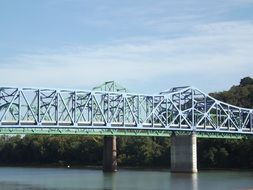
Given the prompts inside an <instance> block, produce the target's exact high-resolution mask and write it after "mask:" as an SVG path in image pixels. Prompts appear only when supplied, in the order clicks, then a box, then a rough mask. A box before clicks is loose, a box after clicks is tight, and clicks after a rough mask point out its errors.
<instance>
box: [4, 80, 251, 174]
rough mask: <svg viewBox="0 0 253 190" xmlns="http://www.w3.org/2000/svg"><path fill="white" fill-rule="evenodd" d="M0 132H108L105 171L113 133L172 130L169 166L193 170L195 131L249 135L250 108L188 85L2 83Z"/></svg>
mask: <svg viewBox="0 0 253 190" xmlns="http://www.w3.org/2000/svg"><path fill="white" fill-rule="evenodd" d="M0 134H80V135H103V136H107V137H106V138H105V148H104V157H106V158H108V159H107V160H106V158H104V160H105V162H104V169H105V170H107V171H108V170H116V139H115V137H116V136H129V135H130V136H160V137H169V136H172V148H171V156H172V157H171V163H172V170H173V171H190V172H196V171H197V160H196V159H197V158H196V156H197V154H196V137H206V138H212V137H215V138H242V137H243V136H247V135H252V134H253V110H252V109H247V108H241V107H237V106H234V105H230V104H227V103H225V102H221V101H219V100H216V99H214V98H213V97H211V96H209V95H208V94H205V93H204V92H202V91H201V90H199V89H197V88H195V87H190V86H186V87H174V88H171V89H169V90H166V91H163V92H160V93H156V94H139V93H130V92H128V91H127V90H126V89H125V88H123V87H121V86H118V85H116V83H114V82H112V81H111V82H106V83H104V84H103V85H101V86H99V87H96V88H94V89H93V90H77V89H73V90H70V89H50V88H31V87H29V88H27V87H21V88H20V87H0ZM105 165H106V166H105Z"/></svg>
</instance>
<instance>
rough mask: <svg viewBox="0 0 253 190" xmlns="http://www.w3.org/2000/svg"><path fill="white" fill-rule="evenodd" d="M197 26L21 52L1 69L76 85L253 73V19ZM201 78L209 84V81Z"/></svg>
mask: <svg viewBox="0 0 253 190" xmlns="http://www.w3.org/2000/svg"><path fill="white" fill-rule="evenodd" d="M194 31H195V33H194V34H191V35H188V36H184V37H180V38H168V39H154V38H152V39H148V38H146V40H143V38H140V39H141V40H140V41H138V38H136V40H135V41H133V40H130V41H129V42H128V41H127V40H125V41H121V42H115V43H111V44H107V45H103V46H102V45H101V46H95V47H94V46H93V47H65V48H61V49H60V50H58V51H56V50H52V51H50V50H46V51H40V52H37V53H36V52H31V53H28V54H22V55H17V56H16V57H14V58H12V59H9V60H7V63H8V65H5V66H4V67H2V68H0V76H1V81H2V84H5V85H22V86H51V87H54V86H55V87H69V88H73V87H82V86H93V85H95V84H98V83H100V82H102V81H105V80H112V79H114V80H118V81H130V82H132V83H133V82H134V81H145V82H146V83H153V82H154V81H155V80H156V78H161V77H164V78H167V77H169V76H170V77H172V76H173V79H174V80H177V77H178V78H179V77H181V76H194V75H195V77H196V76H197V75H200V76H203V75H205V78H206V80H208V81H212V82H213V84H215V82H216V83H218V81H220V80H221V79H222V77H221V76H223V77H224V76H230V75H233V77H234V78H237V79H238V76H241V75H242V74H250V75H253V70H252V68H253V66H252V65H253V57H252V49H253V38H252V36H253V23H251V22H220V23H212V24H206V25H201V26H196V27H195V29H194ZM189 80H191V77H190V78H189ZM189 82H190V83H191V81H187V83H188V84H189ZM199 83H200V85H199V86H201V85H202V86H203V85H204V84H203V83H204V81H201V80H200V81H199ZM165 88H166V87H165Z"/></svg>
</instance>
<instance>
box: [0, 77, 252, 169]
mask: <svg viewBox="0 0 253 190" xmlns="http://www.w3.org/2000/svg"><path fill="white" fill-rule="evenodd" d="M211 95H212V96H213V97H215V98H217V99H220V100H222V101H225V102H228V103H231V104H234V105H238V106H243V107H248V108H253V79H252V78H250V77H246V78H244V79H242V80H241V82H240V84H239V85H237V86H233V87H232V88H231V89H230V90H228V91H224V92H219V93H213V94H211ZM117 150H118V151H117V153H118V165H120V166H133V167H134V166H139V167H140V166H143V167H165V168H166V167H167V168H169V167H170V138H156V137H119V138H117ZM102 155H103V137H101V136H97V137H91V136H74V135H72V136H71V135H68V136H50V135H26V136H11V137H8V136H1V137H0V165H41V164H50V165H57V166H66V165H82V166H87V165H89V166H98V165H102V159H103V158H102ZM198 167H199V168H246V169H253V138H248V139H240V140H231V139H198Z"/></svg>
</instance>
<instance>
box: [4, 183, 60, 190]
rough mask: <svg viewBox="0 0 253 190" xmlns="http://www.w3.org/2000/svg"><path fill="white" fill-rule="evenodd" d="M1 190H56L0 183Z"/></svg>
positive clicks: (53, 189)
mask: <svg viewBox="0 0 253 190" xmlns="http://www.w3.org/2000/svg"><path fill="white" fill-rule="evenodd" d="M0 187H1V190H58V189H55V188H50V189H49V188H44V187H39V186H34V185H28V184H19V183H11V182H0Z"/></svg>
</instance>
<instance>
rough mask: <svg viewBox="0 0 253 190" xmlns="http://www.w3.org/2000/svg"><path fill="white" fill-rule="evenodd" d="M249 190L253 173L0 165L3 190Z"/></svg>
mask: <svg viewBox="0 0 253 190" xmlns="http://www.w3.org/2000/svg"><path fill="white" fill-rule="evenodd" d="M86 189H87V190H116V189H117V190H170V189H171V190H172V189H173V190H184V189H187V190H202V189H203V190H209V189H215V190H219V189H221V190H233V189H239V190H249V189H253V172H245V171H200V172H199V173H198V174H171V173H170V172H169V171H150V170H149V171H136V170H124V169H120V170H119V171H118V172H116V173H114V174H109V173H108V174H107V173H106V174H104V173H103V172H102V171H101V170H91V169H71V168H66V169H64V168H27V167H0V190H86Z"/></svg>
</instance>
